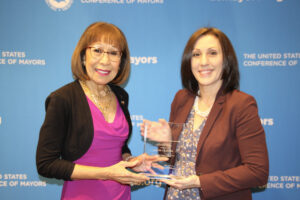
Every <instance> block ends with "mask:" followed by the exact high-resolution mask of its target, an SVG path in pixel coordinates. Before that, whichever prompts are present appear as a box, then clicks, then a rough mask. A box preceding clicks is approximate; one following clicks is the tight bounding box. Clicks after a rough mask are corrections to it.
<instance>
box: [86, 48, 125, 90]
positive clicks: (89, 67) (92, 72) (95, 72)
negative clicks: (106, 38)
mask: <svg viewBox="0 0 300 200" xmlns="http://www.w3.org/2000/svg"><path fill="white" fill-rule="evenodd" d="M89 47H93V48H87V49H86V51H85V67H86V72H87V75H88V76H89V78H90V80H91V81H93V82H94V83H95V84H97V85H99V86H100V85H103V86H104V85H106V84H108V83H109V82H111V81H112V80H113V79H114V78H115V77H116V75H117V74H118V71H119V67H120V63H121V59H118V60H115V59H111V58H110V56H109V53H112V52H119V51H120V50H119V49H118V48H116V47H114V46H113V45H111V44H108V43H105V42H95V43H92V44H91V45H89ZM94 47H95V48H94ZM100 49H101V50H103V51H104V53H103V56H101V57H98V58H96V57H93V56H92V51H98V50H100Z"/></svg>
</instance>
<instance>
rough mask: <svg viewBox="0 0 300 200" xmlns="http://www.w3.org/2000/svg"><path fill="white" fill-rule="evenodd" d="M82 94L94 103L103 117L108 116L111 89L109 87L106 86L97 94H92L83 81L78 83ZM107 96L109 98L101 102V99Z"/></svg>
mask: <svg viewBox="0 0 300 200" xmlns="http://www.w3.org/2000/svg"><path fill="white" fill-rule="evenodd" d="M79 82H80V84H81V86H82V88H83V90H84V92H85V93H86V95H87V96H89V97H91V100H92V101H93V102H94V104H95V105H96V106H97V108H98V109H100V111H101V112H102V113H103V115H104V116H105V118H106V116H107V115H108V109H109V108H110V104H111V89H110V87H109V86H106V87H105V89H104V90H101V91H100V92H99V94H94V93H93V92H92V91H91V90H90V88H89V87H88V86H87V85H86V82H85V81H79ZM106 96H108V97H109V98H106V100H103V99H104V98H103V97H106Z"/></svg>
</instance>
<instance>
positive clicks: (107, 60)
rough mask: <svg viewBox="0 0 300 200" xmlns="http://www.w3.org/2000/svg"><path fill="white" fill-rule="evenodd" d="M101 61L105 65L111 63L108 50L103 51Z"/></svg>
mask: <svg viewBox="0 0 300 200" xmlns="http://www.w3.org/2000/svg"><path fill="white" fill-rule="evenodd" d="M99 62H100V63H101V64H103V65H107V64H109V63H110V59H109V56H108V54H107V53H106V52H103V54H102V57H101V58H100V59H99Z"/></svg>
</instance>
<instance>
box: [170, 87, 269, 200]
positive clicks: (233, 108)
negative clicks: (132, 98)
mask: <svg viewBox="0 0 300 200" xmlns="http://www.w3.org/2000/svg"><path fill="white" fill-rule="evenodd" d="M194 100H195V95H193V94H191V93H190V92H188V91H187V90H186V89H183V90H180V91H179V92H177V94H176V96H175V98H174V100H173V102H172V107H171V114H170V122H177V123H184V122H186V119H187V117H188V114H189V113H190V111H191V109H192V106H193V103H194ZM180 132H181V131H177V132H173V133H172V134H173V140H175V141H176V140H178V138H179V135H180ZM176 144H177V143H174V144H173V146H172V151H173V153H174V152H175V150H176ZM172 158H173V159H172V160H171V164H174V160H175V155H174V156H173V157H172ZM196 158H197V160H196V173H197V175H198V176H199V178H200V183H201V189H200V195H201V199H202V200H207V199H213V200H249V199H252V194H251V188H253V187H257V186H262V185H264V184H266V183H267V181H268V175H269V161H268V152H267V146H266V138H265V132H264V129H263V127H262V125H261V122H260V118H259V116H258V111H257V104H256V101H255V99H254V98H253V97H252V96H250V95H248V94H246V93H243V92H241V91H238V90H234V91H233V92H231V93H228V94H225V95H223V94H222V92H221V91H219V93H218V95H217V97H216V100H215V103H214V105H213V107H212V109H211V112H210V114H209V116H208V118H207V121H206V124H205V126H204V128H203V131H202V133H201V135H200V138H199V142H198V147H197V157H196Z"/></svg>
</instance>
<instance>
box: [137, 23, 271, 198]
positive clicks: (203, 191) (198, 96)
mask: <svg viewBox="0 0 300 200" xmlns="http://www.w3.org/2000/svg"><path fill="white" fill-rule="evenodd" d="M181 81H182V85H183V89H181V90H179V91H178V92H177V94H176V95H175V98H174V100H173V102H172V105H171V113H170V123H167V122H166V121H165V120H163V119H161V120H159V122H151V121H145V123H144V125H143V126H142V128H141V130H142V134H143V135H145V136H146V134H145V130H146V129H145V125H147V130H148V131H147V133H148V134H147V137H148V138H149V139H151V140H154V141H157V142H160V145H159V148H160V150H161V151H162V153H164V152H171V153H172V156H171V160H170V162H171V165H172V166H173V169H172V172H171V174H172V175H174V176H171V177H172V178H171V179H170V180H162V182H164V183H166V184H167V185H168V187H167V190H166V193H165V199H168V200H186V199H201V200H206V199H207V200H208V199H209V200H250V199H252V195H251V188H254V187H257V186H262V185H264V184H266V183H267V181H268V174H269V161H268V151H267V146H266V136H265V131H264V129H263V127H262V125H261V122H260V118H259V115H258V108H257V104H256V101H255V99H254V97H252V96H251V95H249V94H246V93H244V92H242V91H240V90H239V68H238V61H237V58H236V54H235V51H234V48H233V46H232V44H231V42H230V40H229V39H228V37H227V36H226V35H225V34H224V33H223V32H222V31H220V30H219V29H216V28H206V27H204V28H201V29H199V30H197V31H196V32H195V33H193V35H192V36H191V37H190V39H189V40H188V42H187V44H186V46H185V49H184V52H183V56H182V62H181ZM172 123H173V124H184V126H181V129H179V128H177V129H174V128H170V126H169V125H170V124H172Z"/></svg>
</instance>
